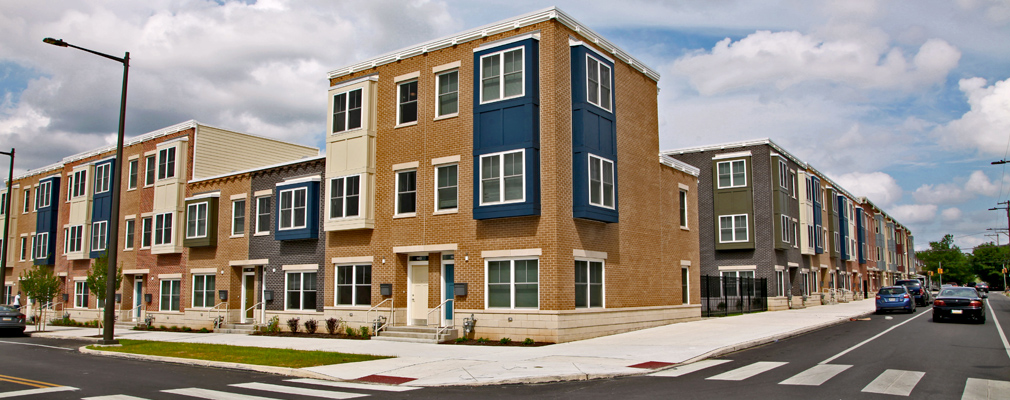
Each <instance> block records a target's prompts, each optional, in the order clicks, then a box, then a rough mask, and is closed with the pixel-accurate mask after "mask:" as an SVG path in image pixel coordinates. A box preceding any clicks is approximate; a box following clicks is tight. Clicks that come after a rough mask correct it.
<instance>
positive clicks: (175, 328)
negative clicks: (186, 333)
mask: <svg viewBox="0 0 1010 400" xmlns="http://www.w3.org/2000/svg"><path fill="white" fill-rule="evenodd" d="M168 329H169V330H171V331H172V332H178V331H179V327H178V326H175V325H172V327H171V328H168Z"/></svg>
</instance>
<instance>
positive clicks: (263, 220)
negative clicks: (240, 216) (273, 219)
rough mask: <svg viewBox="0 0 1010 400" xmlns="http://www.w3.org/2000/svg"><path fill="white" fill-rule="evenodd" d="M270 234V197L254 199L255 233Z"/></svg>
mask: <svg viewBox="0 0 1010 400" xmlns="http://www.w3.org/2000/svg"><path fill="white" fill-rule="evenodd" d="M268 232H270V197H268V196H263V197H257V198H256V233H268Z"/></svg>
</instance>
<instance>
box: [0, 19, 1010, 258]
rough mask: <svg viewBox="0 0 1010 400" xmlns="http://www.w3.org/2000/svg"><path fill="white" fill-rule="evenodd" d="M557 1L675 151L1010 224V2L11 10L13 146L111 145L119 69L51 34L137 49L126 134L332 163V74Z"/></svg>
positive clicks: (97, 46)
mask: <svg viewBox="0 0 1010 400" xmlns="http://www.w3.org/2000/svg"><path fill="white" fill-rule="evenodd" d="M551 5H556V6H558V7H560V8H561V9H562V10H564V11H565V12H566V13H568V14H569V15H571V16H573V17H574V18H576V19H577V20H579V21H580V22H582V23H584V24H586V25H587V26H589V27H590V28H592V29H593V30H595V31H597V32H599V33H600V34H602V35H604V36H605V37H607V38H608V39H609V40H610V41H612V42H614V43H615V44H617V45H618V46H620V47H622V48H623V49H624V50H626V51H628V52H629V53H630V54H632V55H633V56H635V57H636V58H638V59H639V60H642V61H644V62H645V63H647V64H648V65H649V66H650V67H652V68H653V69H655V70H657V71H659V72H660V74H661V75H662V78H661V79H660V81H659V86H660V88H661V92H660V96H659V107H660V143H661V147H662V149H664V150H667V149H676V148H684V147H693V146H700V145H707V144H715V143H725V142H734V141H740V140H748V139H756V138H765V137H767V138H771V139H772V140H774V141H776V142H777V143H779V144H780V145H782V146H783V147H785V148H786V149H787V150H789V151H790V152H792V153H794V154H795V155H797V156H799V157H800V158H802V159H803V160H805V161H807V162H809V163H811V164H812V165H813V166H814V167H815V168H817V169H818V170H820V171H822V172H824V173H827V174H828V175H829V176H831V177H832V178H833V179H834V180H836V181H838V182H839V183H841V184H842V185H843V186H844V187H846V188H847V189H848V190H849V191H850V192H852V193H854V194H856V195H859V196H866V197H868V198H870V199H871V200H872V201H874V203H876V204H877V205H879V206H881V207H882V208H884V209H885V210H886V211H887V212H888V213H890V214H891V215H893V216H895V217H896V218H898V219H899V220H900V221H902V222H903V223H904V224H905V225H907V226H909V227H910V228H911V229H912V231H913V233H914V234H915V237H916V247H918V248H920V249H921V248H923V247H925V246H927V243H928V242H929V241H935V240H938V239H940V238H941V237H942V236H943V234H946V233H951V234H954V235H955V238H956V241H957V243H958V244H959V245H961V246H962V247H963V248H970V247H972V246H975V245H977V244H979V243H982V242H983V241H990V240H992V239H991V238H988V237H986V236H985V234H986V233H991V232H990V231H988V230H987V229H988V228H998V227H1005V226H1006V218H1005V217H1006V215H1005V214H1004V213H1003V212H997V211H989V210H988V209H989V208H991V207H993V206H995V205H996V203H997V202H999V201H1005V200H1006V199H1007V198H1008V197H1010V176H1007V175H1006V174H1005V173H1004V172H1005V171H1004V168H1003V167H1001V166H992V165H990V164H989V163H990V162H991V161H994V160H998V159H1002V158H1004V157H1005V156H1006V154H1007V149H1008V148H1010V147H1008V146H1010V81H1008V78H1010V46H1006V43H1007V42H1008V41H1010V2H1007V1H1005V0H917V1H910V0H909V1H900V0H892V1H875V0H838V1H805V0H777V1H771V0H718V1H702V0H679V1H678V0H668V1H656V0H627V1H621V2H613V1H574V0H570V1H568V0H566V1H558V2H555V3H544V2H537V1H524V0H509V1H481V2H475V1H457V0H446V1H430V0H429V1H418V0H415V1H392V0H375V1H369V2H332V1H325V0H316V1H286V0H265V1H235V2H232V1H209V0H206V1H205V0H154V1H145V2H135V1H129V0H108V1H99V0H82V1H77V2H72V3H65V2H55V1H45V0H41V1H33V2H2V3H0V148H3V149H6V148H9V147H15V148H17V152H18V160H17V165H16V166H15V173H21V172H24V171H25V170H27V169H31V168H38V167H41V166H44V165H48V164H50V163H54V162H58V161H59V160H60V159H61V158H62V157H65V156H67V155H70V154H74V153H77V152H81V151H85V150H89V149H92V148H95V147H98V146H102V145H106V144H110V143H112V141H113V140H114V133H115V130H116V124H117V114H118V103H119V97H118V95H119V85H120V82H121V74H122V70H121V68H120V67H119V66H118V65H117V64H116V63H114V62H111V61H109V60H104V59H101V58H98V57H94V56H90V55H87V54H84V53H81V52H79V51H73V50H71V49H61V48H57V47H53V46H49V45H46V44H43V43H42V38H44V37H46V36H52V37H56V38H63V39H65V40H67V41H68V42H71V43H74V44H76V45H79V46H83V47H88V48H92V49H94V50H97V51H102V52H106V53H110V54H114V55H121V54H122V53H123V52H124V51H130V52H131V57H132V59H133V65H132V68H131V71H130V95H129V96H130V97H129V104H128V111H127V134H128V135H137V134H142V133H145V132H148V131H151V130H155V129H158V128H162V127H165V126H168V125H172V124H175V123H178V122H183V121H186V120H189V119H196V120H198V121H200V122H203V123H206V124H210V125H214V126H219V127H222V128H227V129H232V130H238V131H244V132H249V133H256V134H261V135H266V136H271V137H276V138H280V139H284V140H290V141H295V142H299V143H304V144H310V145H315V146H317V147H321V146H322V145H323V142H322V141H323V137H324V135H323V132H324V125H325V119H326V114H325V109H324V108H325V105H324V104H325V93H326V88H327V85H326V73H327V72H328V71H331V70H334V69H337V68H340V67H343V66H346V65H349V64H352V63H354V62H356V61H360V60H363V59H367V58H371V57H374V56H377V55H380V54H383V53H386V52H389V51H393V50H396V49H398V48H401V47H404V46H408V45H411V44H414V43H418V42H421V41H425V40H430V39H435V38H438V37H442V36H446V35H450V34H453V33H456V32H459V31H462V30H465V29H469V28H474V27H477V26H480V25H484V24H488V23H492V22H495V21H499V20H502V19H505V18H508V17H511V16H515V15H520V14H524V13H528V12H531V11H536V10H540V9H543V8H545V7H548V6H551ZM0 174H4V175H6V169H0ZM1000 240H1001V241H1002V242H1003V243H1006V241H1007V237H1006V236H1005V235H1004V236H1003V238H1002V239H1000Z"/></svg>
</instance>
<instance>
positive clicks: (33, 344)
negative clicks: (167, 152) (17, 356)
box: [0, 340, 76, 351]
mask: <svg viewBox="0 0 1010 400" xmlns="http://www.w3.org/2000/svg"><path fill="white" fill-rule="evenodd" d="M0 343H5V344H20V345H22V346H35V347H45V348H47V349H57V350H66V351H74V350H76V349H68V348H66V347H59V346H48V345H44V344H38V343H22V342H10V341H6V340H0Z"/></svg>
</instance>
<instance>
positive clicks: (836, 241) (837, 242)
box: [835, 231, 842, 252]
mask: <svg viewBox="0 0 1010 400" xmlns="http://www.w3.org/2000/svg"><path fill="white" fill-rule="evenodd" d="M840 245H841V243H839V239H838V231H835V252H839V251H842V250H841V247H839V246H840Z"/></svg>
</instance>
